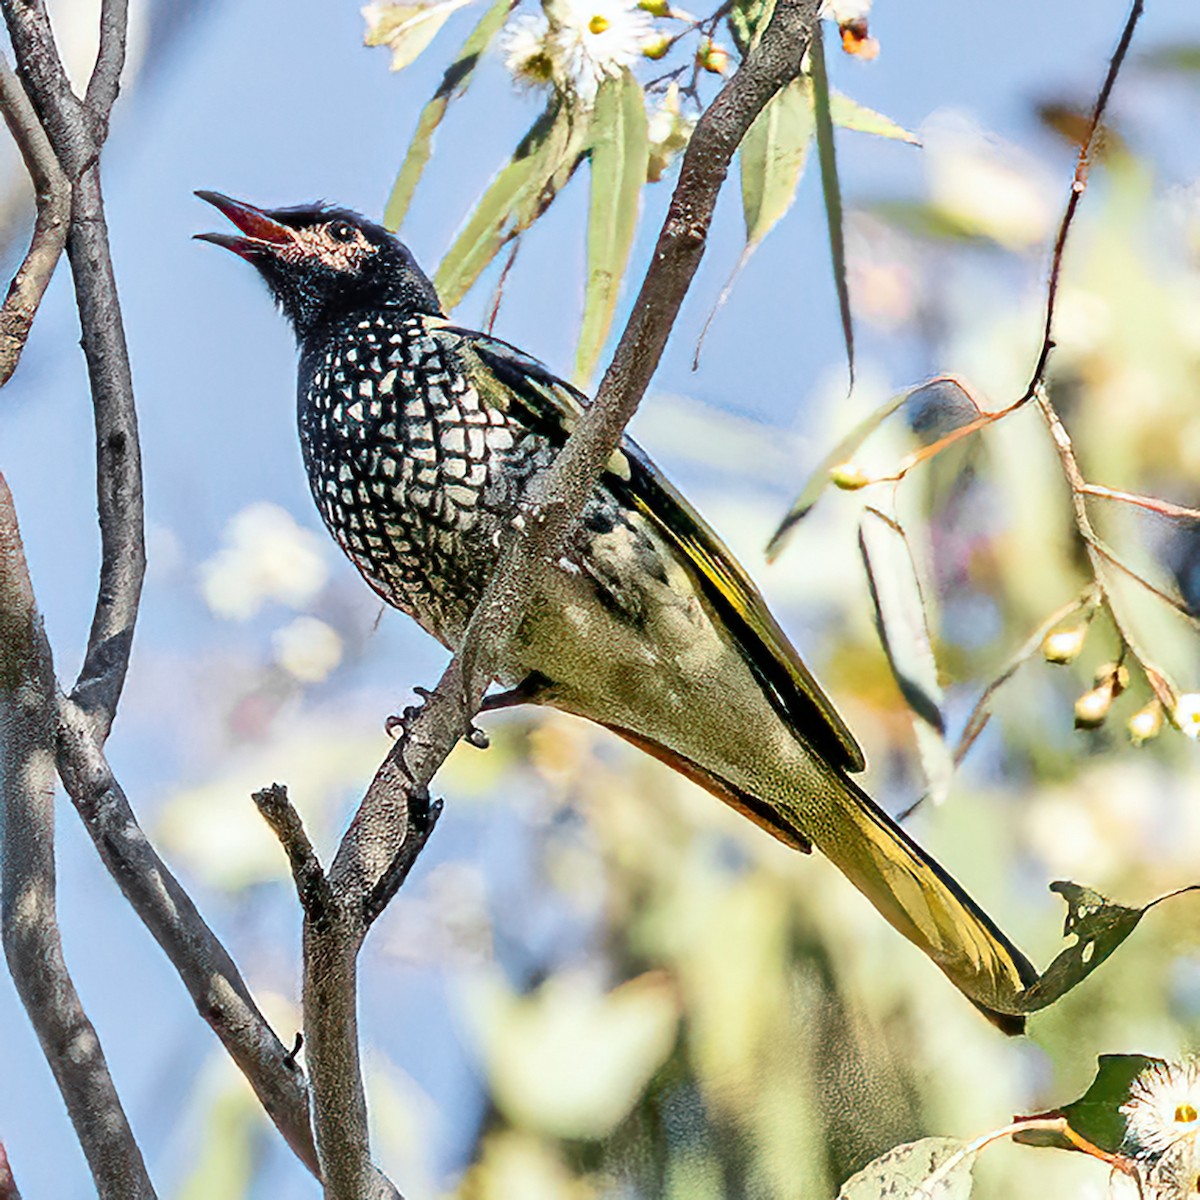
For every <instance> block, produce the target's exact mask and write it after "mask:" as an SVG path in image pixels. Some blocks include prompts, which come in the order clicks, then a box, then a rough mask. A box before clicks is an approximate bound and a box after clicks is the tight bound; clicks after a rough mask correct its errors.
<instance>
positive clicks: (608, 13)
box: [547, 0, 654, 104]
mask: <svg viewBox="0 0 1200 1200" xmlns="http://www.w3.org/2000/svg"><path fill="white" fill-rule="evenodd" d="M547 13H548V15H549V18H550V25H551V28H552V41H553V45H554V61H555V65H556V67H557V71H558V76H559V79H560V81H561V82H562V84H564V85H565V86H566V88H568V89H569V90H570V91H572V92H573V93H574V94H575V95H576V96H577V97H578V98H579V99H580V100H582V101H583V103H585V104H590V103H591V102H592V101H593V100H594V99H595V98H596V91H597V89H598V88H599V86H600V84H601V83H603V82H604V80H605V79H607V78H612V77H615V76H617V75H620V73H621V71H622V70H624V69H625V68H626V67H631V66H632V65H633V64H634V63H635V62H637V60H638V59H639V57H640V56H641V53H642V47H643V46H645V45H646V43H647V42H648V41H649V39H650V38H651V37H652V36H653V33H654V24H653V21H652V20H651V18H650V15H649V14H648V13H646V12H644V11H643V10H642V9H640V8H638V7H637V5H636V4H631V3H628V2H627V0H550V3H548V5H547Z"/></svg>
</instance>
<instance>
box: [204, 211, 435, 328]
mask: <svg viewBox="0 0 1200 1200" xmlns="http://www.w3.org/2000/svg"><path fill="white" fill-rule="evenodd" d="M196 195H197V196H199V197H200V199H201V200H207V201H208V203H209V204H212V205H213V206H215V207H216V208H218V209H220V210H221V212H222V213H224V214H225V216H227V217H228V218H229V219H230V220H231V221H232V222H233V223H234V224H235V225H236V226H237V227H238V229H239V230H240V231H241V234H242V235H244V236H239V235H238V234H232V233H198V234H197V235H196V236H197V237H198V238H199V239H200V240H201V241H205V242H212V243H213V244H214V245H217V246H224V247H225V248H226V249H227V250H232V251H233V252H234V253H235V254H239V255H241V257H242V258H244V259H246V261H247V262H251V263H253V264H254V265H255V266H256V267H257V268H258V270H259V273H260V274H261V275H262V277H263V278H264V279H265V280H266V281H267V286H268V287H269V288H270V289H271V292H272V294H273V295H274V297H275V299H276V301H277V302H278V303H279V307H280V308H282V309H283V311H284V313H285V314H286V316H287V317H288V319H289V320H290V321H291V323H292V326H293V327H294V329H295V331H296V337H297V338H298V339H299V340H300V341H301V342H303V341H305V340H306V339H307V338H309V337H311V336H312V335H313V334H315V333H319V332H320V330H321V329H323V328H324V327H326V326H328V325H329V324H331V323H333V322H336V321H337V320H339V319H340V318H341V317H344V316H347V315H349V314H351V313H355V312H361V311H363V310H365V309H378V308H396V309H399V310H401V311H403V312H413V313H434V314H438V313H440V312H441V305H440V303H439V302H438V297H437V292H435V291H434V289H433V284H432V283H430V282H429V279H428V278H427V277H426V275H425V273H424V272H423V271H422V270H421V268H420V267H418V266H417V264H416V261H415V259H414V258H413V256H412V254H410V253H409V250H408V247H407V246H405V245H404V244H403V243H402V242H401V241H399V239H397V238H396V237H393V235H392V234H390V233H389V232H388V231H387V230H386V229H384V228H383V227H382V226H381V225H376V224H374V223H373V222H371V221H368V220H367V219H366V218H365V217H361V216H359V214H358V213H355V212H351V211H349V210H348V209H345V208H333V207H330V206H328V205H323V204H305V205H299V206H297V207H295V208H270V209H263V208H255V207H254V206H253V205H250V204H244V203H243V202H242V201H240V200H231V199H230V198H229V197H228V196H222V195H221V193H220V192H197V193H196Z"/></svg>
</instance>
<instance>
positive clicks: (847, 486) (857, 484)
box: [829, 462, 871, 492]
mask: <svg viewBox="0 0 1200 1200" xmlns="http://www.w3.org/2000/svg"><path fill="white" fill-rule="evenodd" d="M829 482H830V483H832V484H833V486H834V487H840V488H841V489H842V491H844V492H857V491H858V489H859V488H864V487H866V486H867V484H868V483H870V482H871V477H870V476H869V475H868V474H867V473H866V471H864V470H863V469H862V467H860V466H859V465H858V464H857V463H852V462H844V463H838V465H837V466H836V467H830V468H829Z"/></svg>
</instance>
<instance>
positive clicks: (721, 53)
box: [696, 39, 729, 75]
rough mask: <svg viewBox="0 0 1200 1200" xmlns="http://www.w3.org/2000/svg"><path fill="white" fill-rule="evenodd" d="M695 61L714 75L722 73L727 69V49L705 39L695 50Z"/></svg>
mask: <svg viewBox="0 0 1200 1200" xmlns="http://www.w3.org/2000/svg"><path fill="white" fill-rule="evenodd" d="M696 62H697V63H699V64H700V67H701V68H702V69H703V70H705V71H711V72H712V73H713V74H714V75H724V74H725V72H726V71H727V70H728V69H729V51H728V50H726V49H725V47H724V46H720V45H718V44H717V43H716V42H713V41H709V40H707V39H706V40H705V41H703V42H701V43H700V49H699V50H697V51H696Z"/></svg>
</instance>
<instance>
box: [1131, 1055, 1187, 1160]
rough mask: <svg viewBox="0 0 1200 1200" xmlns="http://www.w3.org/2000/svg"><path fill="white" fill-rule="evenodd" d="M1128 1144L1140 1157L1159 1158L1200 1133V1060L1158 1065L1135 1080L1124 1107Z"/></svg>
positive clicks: (1148, 1069)
mask: <svg viewBox="0 0 1200 1200" xmlns="http://www.w3.org/2000/svg"><path fill="white" fill-rule="evenodd" d="M1121 1113H1122V1115H1123V1116H1124V1117H1125V1122H1126V1133H1125V1138H1126V1143H1127V1145H1128V1146H1129V1147H1130V1149H1131V1150H1132V1151H1133V1153H1134V1155H1135V1156H1136V1157H1138V1158H1158V1157H1160V1156H1161V1155H1163V1154H1164V1153H1166V1151H1168V1150H1170V1149H1171V1147H1173V1146H1175V1145H1176V1144H1177V1143H1179V1142H1182V1141H1184V1140H1185V1139H1194V1138H1195V1137H1196V1134H1197V1133H1198V1132H1200V1059H1192V1060H1190V1061H1188V1062H1185V1063H1165V1062H1164V1063H1155V1064H1153V1065H1152V1066H1149V1067H1147V1068H1146V1069H1145V1070H1144V1071H1143V1072H1142V1073H1141V1074H1140V1075H1139V1076H1138V1077H1137V1079H1135V1080H1134V1081H1133V1086H1132V1087H1131V1088H1130V1089H1129V1099H1128V1100H1127V1101H1126V1102H1125V1103H1124V1104H1122V1105H1121Z"/></svg>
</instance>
